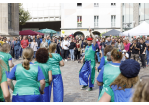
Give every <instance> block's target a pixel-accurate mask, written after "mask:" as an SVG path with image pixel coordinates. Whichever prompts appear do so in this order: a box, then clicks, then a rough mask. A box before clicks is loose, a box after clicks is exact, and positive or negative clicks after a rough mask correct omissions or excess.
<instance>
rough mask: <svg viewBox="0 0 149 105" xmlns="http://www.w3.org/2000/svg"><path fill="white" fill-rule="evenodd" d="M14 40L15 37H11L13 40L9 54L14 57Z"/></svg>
mask: <svg viewBox="0 0 149 105" xmlns="http://www.w3.org/2000/svg"><path fill="white" fill-rule="evenodd" d="M14 41H15V37H13V40H12V41H11V56H12V57H13V58H14Z"/></svg>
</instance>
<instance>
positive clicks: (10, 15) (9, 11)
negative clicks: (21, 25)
mask: <svg viewBox="0 0 149 105" xmlns="http://www.w3.org/2000/svg"><path fill="white" fill-rule="evenodd" d="M11 8H12V4H11V3H8V28H9V29H11V28H12V26H11V25H12V12H11Z"/></svg>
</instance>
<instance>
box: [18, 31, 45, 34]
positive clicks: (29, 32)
mask: <svg viewBox="0 0 149 105" xmlns="http://www.w3.org/2000/svg"><path fill="white" fill-rule="evenodd" d="M19 35H44V34H43V33H40V32H36V31H32V30H23V31H20V32H19Z"/></svg>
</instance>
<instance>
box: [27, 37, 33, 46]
mask: <svg viewBox="0 0 149 105" xmlns="http://www.w3.org/2000/svg"><path fill="white" fill-rule="evenodd" d="M32 41H33V40H32V39H31V36H30V35H29V36H28V42H29V47H30V46H31V42H32Z"/></svg>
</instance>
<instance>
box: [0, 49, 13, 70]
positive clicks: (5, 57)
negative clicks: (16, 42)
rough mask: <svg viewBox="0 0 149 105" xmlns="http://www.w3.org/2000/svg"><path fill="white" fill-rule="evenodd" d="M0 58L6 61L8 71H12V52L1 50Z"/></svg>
mask: <svg viewBox="0 0 149 105" xmlns="http://www.w3.org/2000/svg"><path fill="white" fill-rule="evenodd" d="M0 58H1V59H2V60H3V61H4V62H5V63H6V65H7V68H8V71H10V67H9V62H8V61H9V60H12V57H11V55H10V54H8V53H4V52H0Z"/></svg>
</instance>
